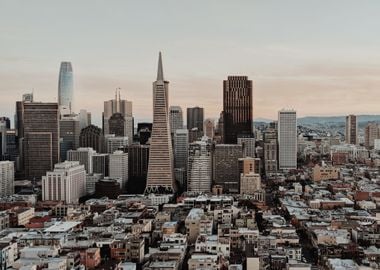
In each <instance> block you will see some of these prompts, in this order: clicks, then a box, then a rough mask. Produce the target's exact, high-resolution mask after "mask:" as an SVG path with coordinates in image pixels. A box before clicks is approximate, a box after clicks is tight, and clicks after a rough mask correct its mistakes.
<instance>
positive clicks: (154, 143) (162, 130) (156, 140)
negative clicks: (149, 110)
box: [145, 52, 175, 193]
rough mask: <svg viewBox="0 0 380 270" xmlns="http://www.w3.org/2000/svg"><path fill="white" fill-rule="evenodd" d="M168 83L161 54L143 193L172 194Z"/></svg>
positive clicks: (154, 89) (171, 149)
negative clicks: (145, 182) (146, 176)
mask: <svg viewBox="0 0 380 270" xmlns="http://www.w3.org/2000/svg"><path fill="white" fill-rule="evenodd" d="M168 103H169V82H168V81H165V79H164V73H163V68H162V58H161V52H160V54H159V58H158V71H157V80H156V81H155V82H154V83H153V128H152V137H151V144H150V151H149V165H148V178H147V185H146V189H145V192H146V193H161V192H174V190H175V187H174V177H173V148H172V142H171V137H170V125H169V108H168Z"/></svg>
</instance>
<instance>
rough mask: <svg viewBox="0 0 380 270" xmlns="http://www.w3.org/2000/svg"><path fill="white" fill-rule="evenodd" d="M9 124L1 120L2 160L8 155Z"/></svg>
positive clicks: (0, 145) (0, 157)
mask: <svg viewBox="0 0 380 270" xmlns="http://www.w3.org/2000/svg"><path fill="white" fill-rule="evenodd" d="M7 131H8V128H7V123H6V122H5V121H1V120H0V160H1V159H2V158H3V157H5V155H6V153H7Z"/></svg>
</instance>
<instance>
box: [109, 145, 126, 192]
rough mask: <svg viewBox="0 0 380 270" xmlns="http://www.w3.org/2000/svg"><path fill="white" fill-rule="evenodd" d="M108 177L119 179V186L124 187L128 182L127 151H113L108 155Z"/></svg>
mask: <svg viewBox="0 0 380 270" xmlns="http://www.w3.org/2000/svg"><path fill="white" fill-rule="evenodd" d="M109 176H110V178H116V179H120V181H121V182H120V187H121V189H124V188H125V187H126V185H127V182H128V153H124V152H123V151H115V152H114V153H113V154H110V157H109Z"/></svg>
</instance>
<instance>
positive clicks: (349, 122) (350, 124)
mask: <svg viewBox="0 0 380 270" xmlns="http://www.w3.org/2000/svg"><path fill="white" fill-rule="evenodd" d="M346 143H348V144H358V122H357V120H356V115H353V114H350V115H347V116H346Z"/></svg>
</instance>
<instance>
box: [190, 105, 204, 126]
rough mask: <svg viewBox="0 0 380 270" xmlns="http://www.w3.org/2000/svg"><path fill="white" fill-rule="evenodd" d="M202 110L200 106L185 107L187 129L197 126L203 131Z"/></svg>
mask: <svg viewBox="0 0 380 270" xmlns="http://www.w3.org/2000/svg"><path fill="white" fill-rule="evenodd" d="M203 121H204V110H203V108H200V107H193V108H187V129H189V130H191V129H193V128H197V129H198V131H200V132H203Z"/></svg>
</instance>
